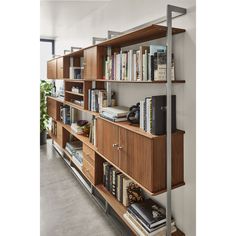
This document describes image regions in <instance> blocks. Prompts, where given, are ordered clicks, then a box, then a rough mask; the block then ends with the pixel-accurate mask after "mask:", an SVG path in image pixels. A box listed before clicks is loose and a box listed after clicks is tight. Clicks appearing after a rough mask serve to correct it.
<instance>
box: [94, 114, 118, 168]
mask: <svg viewBox="0 0 236 236" xmlns="http://www.w3.org/2000/svg"><path fill="white" fill-rule="evenodd" d="M118 135H119V133H118V127H117V126H115V125H113V124H112V123H110V122H107V121H104V120H102V119H99V118H98V119H97V139H96V141H97V149H98V151H99V152H100V153H101V154H102V155H103V156H105V157H106V158H107V159H108V160H109V161H111V162H112V163H113V164H115V165H116V166H118V165H119V152H118V146H119V142H118V141H119V140H118V138H119V136H118Z"/></svg>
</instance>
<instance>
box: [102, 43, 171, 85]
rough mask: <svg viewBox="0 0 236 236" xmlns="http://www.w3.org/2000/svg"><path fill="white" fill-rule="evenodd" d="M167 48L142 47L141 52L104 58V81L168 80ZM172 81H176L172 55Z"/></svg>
mask: <svg viewBox="0 0 236 236" xmlns="http://www.w3.org/2000/svg"><path fill="white" fill-rule="evenodd" d="M166 64H167V54H166V46H162V45H150V46H140V47H139V50H134V49H131V50H129V51H122V50H121V51H120V53H116V52H115V53H114V54H113V55H112V56H108V57H107V58H104V61H103V79H106V80H128V81H158V80H166ZM171 79H172V80H174V79H175V66H174V54H172V66H171Z"/></svg>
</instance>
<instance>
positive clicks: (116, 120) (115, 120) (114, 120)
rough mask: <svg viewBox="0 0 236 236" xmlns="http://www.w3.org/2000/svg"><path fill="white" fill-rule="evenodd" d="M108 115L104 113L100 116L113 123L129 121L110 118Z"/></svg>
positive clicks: (121, 118) (122, 118)
mask: <svg viewBox="0 0 236 236" xmlns="http://www.w3.org/2000/svg"><path fill="white" fill-rule="evenodd" d="M106 114H107V113H106V112H102V113H100V116H101V117H103V118H105V119H107V120H110V121H113V122H121V121H126V120H127V117H126V116H125V117H117V118H116V117H110V114H109V115H106Z"/></svg>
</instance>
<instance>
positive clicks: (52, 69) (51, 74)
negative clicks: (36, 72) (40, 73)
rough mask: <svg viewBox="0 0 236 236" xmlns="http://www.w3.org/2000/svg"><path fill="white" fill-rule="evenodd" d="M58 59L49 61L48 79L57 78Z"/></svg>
mask: <svg viewBox="0 0 236 236" xmlns="http://www.w3.org/2000/svg"><path fill="white" fill-rule="evenodd" d="M56 67H57V61H56V60H51V61H48V62H47V77H48V79H56V78H57V73H56V70H57V68H56Z"/></svg>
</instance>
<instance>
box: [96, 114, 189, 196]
mask: <svg viewBox="0 0 236 236" xmlns="http://www.w3.org/2000/svg"><path fill="white" fill-rule="evenodd" d="M114 144H115V147H114ZM165 147H166V136H165V135H162V136H155V137H154V138H149V137H146V136H143V135H140V134H138V133H136V132H133V131H131V130H128V129H125V128H122V127H119V126H117V125H116V124H114V123H111V122H109V121H105V120H103V119H101V118H97V150H98V152H99V153H101V154H102V155H103V156H104V157H105V158H107V159H108V160H109V161H110V162H111V163H112V164H114V165H115V166H116V167H118V168H119V169H121V170H122V171H123V172H124V173H126V174H127V175H128V176H130V177H131V178H133V179H134V180H135V181H137V182H138V183H139V184H140V185H142V186H143V187H145V188H146V189H147V190H148V191H150V192H152V193H157V192H162V191H165V189H166V151H165ZM172 178H173V181H172V184H173V187H175V186H179V185H182V184H184V180H183V132H181V131H178V132H176V133H174V134H172Z"/></svg>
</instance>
